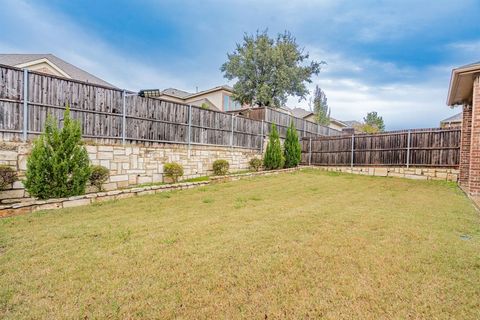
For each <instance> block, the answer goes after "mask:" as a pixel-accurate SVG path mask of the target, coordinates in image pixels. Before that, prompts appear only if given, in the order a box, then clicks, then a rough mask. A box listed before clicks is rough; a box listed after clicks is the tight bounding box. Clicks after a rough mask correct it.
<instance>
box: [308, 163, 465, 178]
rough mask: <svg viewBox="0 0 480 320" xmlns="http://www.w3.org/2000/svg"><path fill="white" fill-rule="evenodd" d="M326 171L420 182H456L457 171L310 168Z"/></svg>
mask: <svg viewBox="0 0 480 320" xmlns="http://www.w3.org/2000/svg"><path fill="white" fill-rule="evenodd" d="M311 167H312V168H318V169H322V170H326V171H338V172H346V173H354V174H363V175H370V176H381V177H398V178H407V179H421V180H445V181H453V182H457V181H458V177H459V170H458V169H453V168H408V169H407V168H406V167H353V168H351V167H329V166H311Z"/></svg>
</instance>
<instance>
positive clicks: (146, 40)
mask: <svg viewBox="0 0 480 320" xmlns="http://www.w3.org/2000/svg"><path fill="white" fill-rule="evenodd" d="M0 8H2V10H1V11H0V30H1V35H0V52H1V53H53V54H55V55H57V56H59V57H60V58H63V59H65V60H67V61H68V62H70V63H73V64H75V65H77V66H79V67H81V68H84V69H85V70H87V71H89V72H91V73H93V74H95V75H97V76H99V77H101V78H103V79H105V80H106V81H108V82H110V83H113V84H115V85H117V86H118V87H121V88H126V89H132V90H137V89H140V88H160V89H163V88H167V87H176V88H179V89H182V90H186V91H192V92H193V91H195V89H196V87H198V88H199V90H202V89H207V88H209V87H212V86H217V85H220V84H224V83H228V82H227V81H226V80H225V79H224V78H223V75H222V73H221V72H220V70H219V68H220V66H221V64H222V63H223V62H225V60H226V54H227V52H232V51H233V50H234V48H235V43H236V42H239V41H241V39H242V36H243V34H244V33H245V32H247V33H254V32H255V31H256V30H264V29H266V28H268V31H269V33H270V34H271V35H272V36H274V35H276V34H277V33H278V32H282V31H284V30H288V31H290V32H291V33H292V34H293V35H294V36H295V37H296V38H297V42H298V43H299V44H300V45H301V46H303V47H305V49H306V50H307V51H308V52H310V55H311V57H312V58H313V59H316V60H324V61H326V62H327V65H326V66H325V67H324V68H323V70H322V71H321V73H320V74H319V76H318V77H315V78H314V79H313V80H314V82H313V83H312V85H311V88H313V87H314V85H315V84H319V85H320V86H321V87H322V88H323V89H324V91H325V93H326V94H327V97H328V102H329V105H330V107H331V109H332V116H333V117H335V118H337V119H340V120H353V119H357V120H361V119H362V117H363V116H364V115H365V114H366V113H367V112H368V111H373V110H375V111H377V112H378V113H379V114H380V115H382V116H383V117H384V120H385V122H386V125H387V129H400V128H417V127H436V126H438V122H439V121H440V120H441V119H443V118H445V117H448V116H450V115H453V114H455V113H457V112H459V111H460V109H459V108H456V109H453V110H452V109H450V108H448V107H447V106H446V104H445V100H446V95H447V91H448V84H449V79H450V72H451V69H452V68H453V67H457V66H461V65H464V64H468V63H471V62H476V61H479V60H480V23H479V17H480V1H478V0H455V1H442V0H432V1H419V0H414V1H410V0H403V1H368V0H367V1H354V0H351V1H342V0H323V1H306V0H300V1H298V0H297V1H292V0H289V1H280V0H272V1H259V0H256V1H249V0H239V1H100V0H83V1H67V0H64V1H62V0H49V1H25V0H0ZM288 104H289V106H290V107H294V106H301V107H304V108H308V107H307V103H306V101H301V102H298V100H297V99H293V98H292V99H290V100H289V103H288Z"/></svg>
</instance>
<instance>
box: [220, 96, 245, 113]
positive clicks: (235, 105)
mask: <svg viewBox="0 0 480 320" xmlns="http://www.w3.org/2000/svg"><path fill="white" fill-rule="evenodd" d="M241 107H242V105H241V104H240V103H239V102H237V101H235V100H233V98H232V97H231V96H227V95H224V96H223V111H232V110H238V109H240V108H241Z"/></svg>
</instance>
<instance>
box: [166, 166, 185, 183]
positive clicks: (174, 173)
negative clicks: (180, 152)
mask: <svg viewBox="0 0 480 320" xmlns="http://www.w3.org/2000/svg"><path fill="white" fill-rule="evenodd" d="M163 174H164V175H165V176H166V177H167V178H170V179H172V181H173V182H175V183H176V182H178V178H180V177H181V176H183V166H182V165H181V164H179V163H176V162H167V163H165V164H164V165H163Z"/></svg>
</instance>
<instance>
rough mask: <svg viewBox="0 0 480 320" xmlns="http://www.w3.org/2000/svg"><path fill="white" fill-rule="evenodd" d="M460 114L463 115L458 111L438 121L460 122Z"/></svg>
mask: <svg viewBox="0 0 480 320" xmlns="http://www.w3.org/2000/svg"><path fill="white" fill-rule="evenodd" d="M462 116H463V113H462V112H460V113H457V114H455V115H453V116H451V117H448V118H446V119H443V120H442V121H440V123H451V122H462Z"/></svg>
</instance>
